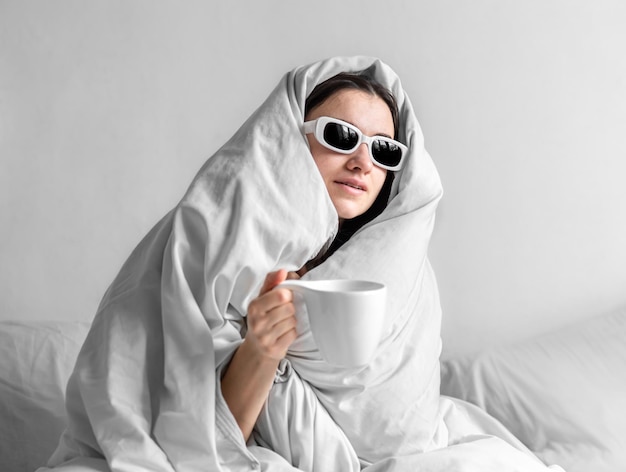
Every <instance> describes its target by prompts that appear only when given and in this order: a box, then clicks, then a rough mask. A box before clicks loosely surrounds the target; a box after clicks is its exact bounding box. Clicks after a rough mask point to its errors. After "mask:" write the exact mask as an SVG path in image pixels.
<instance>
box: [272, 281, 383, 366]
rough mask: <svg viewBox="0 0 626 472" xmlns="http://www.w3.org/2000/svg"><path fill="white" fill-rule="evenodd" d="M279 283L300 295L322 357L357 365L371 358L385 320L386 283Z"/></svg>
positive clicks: (332, 361)
mask: <svg viewBox="0 0 626 472" xmlns="http://www.w3.org/2000/svg"><path fill="white" fill-rule="evenodd" d="M279 287H282V288H289V289H291V290H293V291H295V292H299V293H301V294H302V295H303V297H304V303H305V304H306V308H307V311H308V314H309V324H310V326H311V332H312V334H313V339H314V340H315V343H316V344H317V347H318V348H319V350H320V354H321V355H322V357H323V358H324V360H326V361H327V362H328V363H330V364H333V365H338V366H344V367H357V366H362V365H365V364H367V363H368V362H369V361H370V360H371V359H372V356H373V354H374V352H375V351H376V347H377V346H378V343H379V342H380V338H381V334H382V330H383V325H384V320H385V308H386V300H387V287H385V285H383V284H381V283H377V282H369V281H366V280H307V281H304V280H286V281H284V282H283V283H281V284H280V285H279Z"/></svg>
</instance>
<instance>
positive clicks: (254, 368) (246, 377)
mask: <svg viewBox="0 0 626 472" xmlns="http://www.w3.org/2000/svg"><path fill="white" fill-rule="evenodd" d="M287 278H298V276H297V274H295V273H294V272H289V273H287V271H286V270H279V271H277V272H271V273H269V274H267V277H266V278H265V282H264V283H263V287H262V288H261V291H260V293H259V296H258V297H257V298H255V299H254V300H252V301H251V302H250V306H249V307H248V332H247V333H246V337H245V338H244V341H243V343H241V345H240V346H239V347H238V348H237V350H236V351H235V354H234V355H233V358H232V359H231V361H230V364H229V365H228V366H227V368H226V371H225V372H224V376H223V377H222V394H223V395H224V399H225V400H226V403H227V405H228V408H229V409H230V411H231V413H232V414H233V416H234V418H235V420H236V421H237V424H238V425H239V428H240V429H241V433H242V434H243V437H244V439H245V440H246V441H247V440H248V438H249V437H250V434H251V433H252V429H253V428H254V424H255V423H256V420H257V418H258V416H259V413H260V412H261V408H263V404H264V403H265V400H266V398H267V395H268V392H269V391H270V389H271V388H272V384H273V382H274V376H275V374H276V368H277V367H278V363H279V362H280V360H281V359H282V358H283V357H285V355H286V354H287V349H288V348H289V346H290V345H291V343H292V342H293V341H294V339H296V318H295V316H294V315H295V307H294V305H293V302H292V301H293V295H292V293H291V290H288V289H281V288H278V289H274V287H276V286H277V285H278V284H279V283H281V282H282V281H283V280H285V279H287Z"/></svg>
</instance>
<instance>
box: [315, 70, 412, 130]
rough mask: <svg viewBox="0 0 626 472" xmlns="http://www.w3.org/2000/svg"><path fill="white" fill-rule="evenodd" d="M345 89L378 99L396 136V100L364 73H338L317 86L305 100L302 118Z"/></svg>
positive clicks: (397, 119)
mask: <svg viewBox="0 0 626 472" xmlns="http://www.w3.org/2000/svg"><path fill="white" fill-rule="evenodd" d="M346 89H350V90H361V91H363V92H367V93H370V94H372V95H376V96H377V97H380V98H381V99H382V100H383V101H384V102H385V103H386V104H387V106H388V107H389V111H390V112H391V118H392V120H393V131H394V135H395V136H397V135H398V122H399V121H400V118H399V113H398V104H397V102H396V99H395V97H394V96H393V94H392V93H391V92H390V91H389V90H387V88H385V87H384V86H383V85H382V84H380V83H379V82H377V81H376V80H375V79H374V78H372V77H370V76H369V75H366V71H363V72H356V73H349V72H340V73H339V74H337V75H335V76H333V77H331V78H330V79H326V80H325V81H324V82H321V83H319V84H317V85H316V86H315V88H314V89H313V91H312V92H311V93H310V94H309V96H308V97H307V99H306V102H305V104H304V116H305V117H306V116H307V115H308V114H309V113H310V112H311V111H312V110H313V109H314V108H315V107H316V106H318V105H321V104H322V103H323V102H325V101H326V100H327V99H328V98H329V97H330V96H331V95H334V94H335V93H337V92H339V91H340V90H346ZM395 136H394V138H395Z"/></svg>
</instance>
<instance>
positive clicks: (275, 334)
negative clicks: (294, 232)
mask: <svg viewBox="0 0 626 472" xmlns="http://www.w3.org/2000/svg"><path fill="white" fill-rule="evenodd" d="M288 278H289V279H293V278H299V277H298V275H297V274H296V273H295V272H287V271H286V270H284V269H281V270H279V271H276V272H270V273H269V274H267V276H266V277H265V282H264V283H263V286H262V287H261V291H260V292H259V296H258V297H257V298H255V299H254V300H252V302H250V305H249V306H248V317H247V322H248V332H247V333H246V337H245V341H244V342H245V343H247V344H248V345H249V347H251V348H252V349H253V351H254V352H255V353H256V354H257V355H258V356H260V357H262V358H264V359H271V360H274V361H280V360H281V359H282V358H283V357H285V355H286V354H287V349H289V346H290V345H291V343H293V341H294V340H295V339H296V336H297V332H296V317H295V313H296V309H295V306H294V304H293V293H292V292H291V290H289V289H286V288H275V287H276V286H277V285H278V284H280V283H281V282H283V281H284V280H286V279H288Z"/></svg>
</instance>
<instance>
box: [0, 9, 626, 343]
mask: <svg viewBox="0 0 626 472" xmlns="http://www.w3.org/2000/svg"><path fill="white" fill-rule="evenodd" d="M624 24H626V3H624V2H621V1H620V0H614V1H603V0H600V1H594V2H590V1H583V0H572V1H570V0H567V1H566V0H558V1H544V0H526V1H524V2H520V1H510V0H492V1H488V0H478V1H473V2H465V1H461V0H456V1H453V0H448V1H423V0H422V1H394V0H392V1H390V2H386V3H384V4H383V3H381V2H377V1H376V2H375V1H372V0H350V1H343V2H336V1H334V0H317V1H316V2H293V1H288V0H282V1H279V0H273V1H259V2H254V1H243V0H235V1H233V0H228V1H227V0H219V1H212V2H203V1H199V0H198V1H187V2H153V1H133V2H129V1H110V0H107V1H104V0H100V1H93V2H84V1H82V0H74V1H68V0H60V1H55V2H48V1H43V0H37V1H33V0H26V1H25V0H2V1H0V318H2V319H90V318H91V317H92V316H93V314H94V311H95V309H96V306H97V304H98V302H99V299H100V297H101V296H102V294H103V292H104V290H105V289H106V287H107V285H108V283H109V282H110V281H111V280H112V278H113V277H114V275H115V273H116V272H117V270H118V269H119V266H120V265H121V263H122V262H123V261H124V259H125V258H126V256H127V255H128V253H129V251H130V250H131V249H132V248H133V247H134V246H135V244H136V243H137V242H138V241H139V239H140V238H141V237H142V236H143V235H144V234H145V232H146V231H147V230H148V229H149V228H150V227H151V226H152V224H153V223H155V222H156V221H157V219H158V218H160V217H161V216H162V215H163V214H164V213H165V212H166V211H168V210H169V209H170V208H171V207H172V206H173V205H175V203H176V202H177V200H178V198H179V197H180V196H181V195H182V192H183V191H184V189H185V188H186V186H187V184H188V182H189V181H190V179H191V178H192V176H193V175H194V173H195V172H196V170H197V169H198V168H199V166H200V165H201V163H202V162H203V161H204V159H205V158H206V157H208V156H209V155H210V154H211V153H212V152H213V151H214V150H215V149H216V148H217V147H218V146H219V145H220V144H222V143H223V142H224V140H226V139H227V138H228V137H229V136H230V135H231V134H232V133H233V131H234V130H235V129H236V127H237V126H238V125H239V124H240V123H242V122H243V120H244V119H245V118H246V117H247V116H248V115H249V114H250V113H251V112H252V111H253V110H254V108H256V106H258V105H259V104H260V102H261V100H263V99H264V98H265V96H266V95H267V94H268V93H269V92H270V90H271V89H272V88H273V87H274V85H275V84H276V83H277V81H278V80H279V78H280V77H281V76H282V74H283V73H284V72H286V71H287V70H289V69H291V68H293V67H294V66H296V65H299V64H302V63H308V62H311V61H314V60H317V59H321V58H323V57H327V56H331V55H339V54H358V53H361V54H368V55H376V56H380V57H381V58H383V59H384V60H385V61H386V62H388V63H389V64H390V65H392V66H393V67H394V68H395V69H396V71H397V72H398V73H399V74H400V76H401V77H402V78H403V82H404V85H405V88H406V89H407V90H408V91H409V93H410V95H411V97H412V100H413V102H414V105H415V106H416V109H417V112H418V116H419V118H420V120H421V123H422V126H423V129H424V132H425V135H426V142H427V146H428V149H429V150H430V152H431V154H432V155H433V158H434V159H435V161H436V163H437V165H438V168H439V170H440V173H441V176H442V179H443V183H444V188H445V191H446V193H445V196H444V199H443V201H442V203H441V206H440V213H439V219H438V224H437V228H436V231H435V235H434V239H433V245H432V260H433V265H434V266H435V269H436V271H437V274H438V278H439V281H440V290H441V296H442V304H443V307H444V315H445V318H444V333H443V334H444V342H445V343H446V350H447V352H453V351H466V350H469V349H474V348H476V347H480V346H485V345H491V344H496V343H504V342H509V341H511V340H514V339H519V338H520V337H525V336H530V335H533V334H535V333H539V332H543V331H546V330H549V329H551V328H555V327H558V326H561V325H563V324H566V323H568V322H570V321H573V320H575V319H578V318H582V317H586V316H592V315H595V314H600V313H603V312H606V311H609V310H611V309H613V308H615V307H617V306H619V305H623V304H625V303H626V290H625V289H626V244H625V243H626V211H625V210H624V202H626V185H624V177H626V159H625V158H626V139H625V136H626V51H625V50H624V49H625V47H626V29H625V28H624V26H623V25H624Z"/></svg>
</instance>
